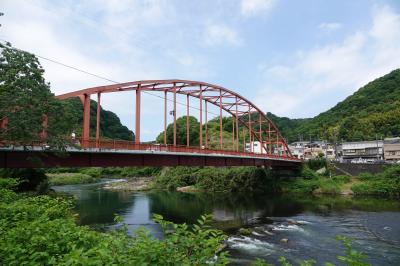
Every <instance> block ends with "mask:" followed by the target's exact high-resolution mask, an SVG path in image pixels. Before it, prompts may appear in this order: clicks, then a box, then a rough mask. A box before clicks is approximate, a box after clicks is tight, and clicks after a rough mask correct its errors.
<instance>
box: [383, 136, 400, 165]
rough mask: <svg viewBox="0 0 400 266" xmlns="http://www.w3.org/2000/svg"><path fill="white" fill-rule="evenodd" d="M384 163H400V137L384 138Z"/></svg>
mask: <svg viewBox="0 0 400 266" xmlns="http://www.w3.org/2000/svg"><path fill="white" fill-rule="evenodd" d="M383 150H384V156H385V161H387V162H400V137H397V138H386V139H385V140H384V141H383Z"/></svg>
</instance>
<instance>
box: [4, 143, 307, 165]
mask: <svg viewBox="0 0 400 266" xmlns="http://www.w3.org/2000/svg"><path fill="white" fill-rule="evenodd" d="M68 141H70V142H71V146H70V147H71V148H73V147H74V146H75V148H78V149H83V150H87V149H90V150H94V151H99V152H102V151H107V150H110V151H127V150H128V151H149V152H151V151H154V152H177V153H192V154H217V155H218V154H219V155H234V156H247V157H259V158H271V159H286V160H291V161H301V160H299V159H297V158H296V157H289V156H287V155H285V154H283V155H278V154H266V153H255V152H244V151H235V150H218V149H217V150H215V149H206V148H202V149H201V148H199V147H193V146H186V145H176V146H174V145H172V144H158V143H140V144H137V143H135V142H134V141H128V140H113V139H99V140H98V141H96V139H95V138H90V139H84V138H75V139H72V140H71V139H69V140H68ZM18 147H19V148H21V147H24V148H27V149H31V148H32V149H33V148H36V149H37V148H40V149H43V150H46V149H48V148H49V147H48V145H47V144H46V143H45V142H43V141H41V140H38V141H32V142H31V143H29V144H25V145H21V144H20V143H13V142H7V143H5V142H0V148H6V149H15V148H18Z"/></svg>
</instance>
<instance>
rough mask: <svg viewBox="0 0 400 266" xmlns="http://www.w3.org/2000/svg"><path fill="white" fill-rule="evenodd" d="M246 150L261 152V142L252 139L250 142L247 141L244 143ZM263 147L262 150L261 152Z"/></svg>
mask: <svg viewBox="0 0 400 266" xmlns="http://www.w3.org/2000/svg"><path fill="white" fill-rule="evenodd" d="M246 151H248V152H251V151H253V152H255V153H261V143H260V142H259V141H252V142H247V143H246ZM264 151H265V149H264V150H263V152H264Z"/></svg>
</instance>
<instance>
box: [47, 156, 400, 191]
mask: <svg viewBox="0 0 400 266" xmlns="http://www.w3.org/2000/svg"><path fill="white" fill-rule="evenodd" d="M318 169H319V170H318ZM332 173H333V171H332V170H331V169H329V166H328V164H327V163H326V161H324V160H316V161H311V162H308V163H307V164H306V165H305V166H304V167H303V169H301V170H299V171H297V172H293V173H292V175H290V176H280V175H279V173H277V172H273V171H269V170H266V169H263V168H257V167H229V168H214V167H202V168H201V167H164V168H155V167H142V168H138V167H128V168H118V167H114V168H82V169H74V168H72V169H71V168H60V169H55V170H54V169H52V170H50V171H49V172H48V173H47V176H48V177H49V182H50V184H51V185H63V184H83V183H93V182H98V181H99V180H100V178H118V179H120V178H125V179H127V181H126V182H122V183H114V184H112V185H110V186H108V187H107V188H108V189H118V190H128V191H135V190H148V189H152V188H155V189H166V190H179V191H182V192H196V191H203V192H224V193H226V192H263V193H284V194H285V193H301V194H328V195H343V196H352V195H358V196H360V195H368V196H381V197H382V196H383V197H393V198H399V197H400V166H399V165H393V166H390V167H387V168H386V169H385V170H384V171H383V172H381V173H378V174H374V175H372V174H361V175H360V176H358V177H350V176H346V175H333V174H332Z"/></svg>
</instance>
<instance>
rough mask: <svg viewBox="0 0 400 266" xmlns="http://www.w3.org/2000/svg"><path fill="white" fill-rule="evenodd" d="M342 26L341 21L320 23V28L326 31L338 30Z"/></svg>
mask: <svg viewBox="0 0 400 266" xmlns="http://www.w3.org/2000/svg"><path fill="white" fill-rule="evenodd" d="M341 27H342V24H341V23H339V22H324V23H321V24H319V25H318V28H319V29H321V30H325V31H334V30H338V29H340V28H341Z"/></svg>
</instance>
